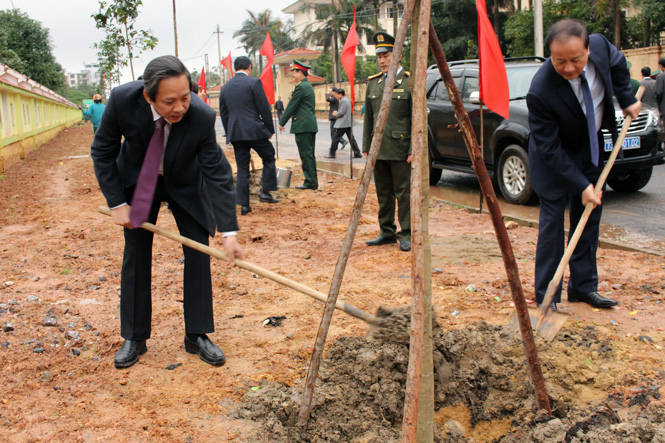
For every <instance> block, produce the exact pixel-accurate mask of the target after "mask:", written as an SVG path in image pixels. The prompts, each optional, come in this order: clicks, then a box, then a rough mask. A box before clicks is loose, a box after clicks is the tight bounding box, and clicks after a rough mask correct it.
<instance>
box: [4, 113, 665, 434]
mask: <svg viewBox="0 0 665 443" xmlns="http://www.w3.org/2000/svg"><path fill="white" fill-rule="evenodd" d="M91 140H92V129H91V127H90V125H89V124H86V125H81V126H76V127H72V128H70V129H69V130H67V131H64V132H63V133H62V134H61V135H60V136H58V137H57V138H56V139H54V140H53V141H51V142H50V143H48V144H47V145H45V146H43V147H42V148H41V149H40V150H39V151H37V152H34V153H32V154H31V155H30V156H28V157H27V158H26V159H25V161H23V162H21V163H20V164H19V165H17V166H15V167H14V168H12V169H10V170H9V171H7V172H5V174H4V176H2V177H1V180H0V240H1V241H2V246H0V271H1V273H2V274H1V275H2V278H1V279H0V331H1V332H0V345H1V347H0V387H1V388H2V390H1V391H0V426H1V427H2V431H0V436H1V437H0V440H3V441H12V442H38V441H49V442H50V441H81V442H92V441H125V442H143V441H163V442H172V441H191V442H205V441H238V442H264V441H265V442H298V441H302V442H358V443H360V442H390V441H397V440H398V439H399V436H400V427H401V415H402V409H403V398H404V389H405V377H406V371H407V363H408V347H407V346H406V345H405V344H403V343H386V342H383V341H380V340H367V339H366V338H365V335H366V333H367V332H368V330H369V327H368V325H367V324H365V323H363V322H361V321H359V320H357V319H355V318H353V317H350V316H348V315H346V314H344V313H341V312H339V313H336V314H335V316H334V317H333V322H332V326H331V329H330V334H329V336H328V341H327V351H326V354H325V358H324V361H323V364H322V368H321V371H320V377H319V381H318V383H317V389H316V391H315V393H314V408H313V410H312V415H311V419H310V422H309V426H308V428H307V430H300V429H296V428H295V427H294V423H295V419H296V417H297V413H298V410H299V407H300V395H301V392H302V388H303V385H304V375H305V374H306V371H307V368H308V363H309V357H310V354H311V350H312V347H313V343H314V338H315V336H316V333H317V329H318V326H319V322H320V319H321V313H322V306H323V305H322V304H321V303H319V302H318V301H315V300H313V299H311V298H309V297H307V296H305V295H303V294H300V293H297V292H295V291H293V290H291V289H287V288H284V287H282V286H280V285H278V284H277V283H274V282H272V281H270V280H267V279H265V278H263V277H260V276H258V275H255V274H252V273H250V272H247V271H245V270H242V269H239V268H232V267H229V266H227V265H226V264H224V263H222V262H221V261H219V260H213V287H214V294H215V295H214V309H215V320H216V327H217V330H216V332H215V333H214V334H211V338H212V339H213V341H215V342H216V343H217V344H219V345H220V346H221V348H222V349H223V350H224V352H225V353H226V355H227V363H226V365H224V366H223V367H221V368H215V367H212V366H209V365H207V364H205V363H204V362H202V361H201V360H199V359H198V357H197V356H193V355H189V354H186V353H185V351H184V347H183V335H184V327H183V314H182V259H183V256H182V249H181V246H180V245H179V244H177V243H174V242H173V241H171V240H168V239H164V238H156V239H155V245H154V248H153V255H154V260H153V263H154V266H153V322H152V337H151V339H150V340H149V341H148V352H147V353H146V354H145V355H143V356H141V359H140V361H139V362H138V363H137V364H136V365H134V366H133V367H131V368H129V369H127V370H116V369H115V368H114V367H113V362H112V360H113V356H114V354H115V352H116V351H117V350H118V348H119V346H120V344H121V343H122V339H121V338H120V335H119V319H118V314H119V312H118V308H119V286H120V275H119V271H120V265H121V260H122V248H123V239H122V230H121V229H120V228H119V227H117V226H115V225H113V224H112V223H111V222H110V219H109V217H107V216H104V215H101V214H99V213H98V212H97V209H96V208H97V207H98V206H100V205H105V201H104V199H103V197H102V195H101V193H100V191H99V188H98V186H97V183H96V179H95V177H94V172H93V168H92V162H91V160H90V158H89V157H88V156H87V154H88V153H89V145H90V142H91ZM224 152H225V154H226V155H227V156H228V157H229V159H230V161H231V163H232V164H233V163H234V161H233V158H232V156H233V151H232V150H230V149H226V148H225V149H224ZM256 165H257V167H259V168H260V160H259V159H258V158H257V159H256ZM278 166H280V167H287V166H288V167H292V168H293V172H294V174H293V177H292V180H291V186H292V187H294V186H296V185H299V184H301V183H302V175H301V173H300V170H299V168H298V167H297V165H293V164H287V163H286V162H284V161H279V162H278ZM319 182H320V186H321V188H320V190H319V191H316V192H312V191H298V190H295V189H293V188H290V189H282V190H280V191H278V192H276V193H275V195H276V196H277V197H278V198H279V199H280V200H281V201H280V203H278V204H266V203H260V202H258V199H256V201H252V209H253V211H252V212H251V213H250V214H249V215H247V216H245V217H240V218H239V222H240V226H241V231H240V232H239V240H240V242H241V243H242V245H243V248H244V250H245V253H246V260H248V261H250V262H252V263H256V264H257V265H259V266H262V267H264V268H267V269H270V270H272V271H274V272H277V273H279V274H281V275H284V276H286V277H288V278H291V279H293V280H296V281H298V282H300V283H302V284H304V285H306V286H309V287H312V288H314V289H317V290H319V291H321V292H323V293H327V292H328V288H329V285H330V282H331V278H332V275H333V270H334V267H335V264H336V261H337V258H338V255H339V252H340V247H341V243H342V240H343V238H344V235H345V232H346V229H347V225H348V220H349V215H350V212H351V208H352V206H353V202H354V199H355V194H356V191H357V187H358V181H357V180H355V181H352V180H349V179H348V178H345V177H342V176H339V175H332V174H325V173H323V172H321V173H320V174H319ZM429 210H430V226H429V229H430V237H431V249H432V252H431V254H432V294H433V304H434V310H435V317H436V320H437V322H438V324H439V325H440V328H439V329H437V332H436V335H435V337H434V343H435V347H436V351H435V356H434V357H435V362H436V366H437V377H436V386H435V399H436V412H435V429H436V439H437V441H450V442H471V441H475V442H492V441H496V442H498V441H501V442H526V441H533V442H560V441H568V442H663V441H665V440H664V438H665V437H664V436H665V424H664V423H665V410H664V409H663V397H662V396H663V394H664V393H665V391H664V390H663V380H664V379H665V371H664V370H663V360H664V354H663V350H662V347H663V346H665V343H664V341H665V340H664V338H665V335H664V334H665V333H664V332H663V331H662V328H663V326H664V325H663V319H664V318H665V316H664V310H665V306H664V303H663V300H664V299H665V295H664V292H665V277H664V275H665V272H664V269H665V261H664V260H663V258H662V257H656V256H652V255H647V254H643V253H639V252H626V251H615V250H600V251H599V260H598V261H599V275H600V279H601V282H600V285H599V292H601V294H603V295H607V296H609V297H612V298H614V299H616V300H618V301H619V303H620V304H619V309H611V310H596V309H592V308H591V307H589V306H588V305H585V304H581V303H578V304H568V303H565V302H564V303H562V304H561V305H560V310H561V312H564V313H566V314H569V315H570V318H569V319H568V321H567V322H566V323H565V325H564V329H563V330H562V331H561V333H559V335H558V336H557V337H556V338H555V339H554V340H553V341H551V342H545V341H541V340H539V341H538V350H539V355H540V360H541V364H542V366H543V371H544V375H545V379H546V382H547V387H548V392H549V395H550V398H551V402H552V407H553V409H554V417H553V418H550V417H548V416H547V415H546V414H544V413H543V412H542V411H537V410H536V403H535V399H534V394H533V388H532V386H531V382H530V376H529V372H528V370H527V367H526V360H525V357H524V355H523V349H522V345H521V342H520V341H519V340H516V339H515V338H513V337H510V336H507V335H506V334H505V333H503V326H505V325H507V324H508V323H509V322H510V321H511V319H512V314H513V312H514V308H513V307H512V306H511V296H510V293H509V288H508V282H507V279H506V277H505V270H504V268H503V262H502V260H501V255H500V252H499V250H498V247H497V244H496V237H495V235H494V232H493V229H492V225H491V221H490V219H489V217H488V215H487V214H472V213H469V212H467V211H466V210H464V209H460V208H456V207H452V206H450V205H447V204H445V203H443V202H439V201H431V202H430V209H429ZM376 211H377V205H376V198H375V196H374V193H373V189H372V190H370V193H369V195H368V199H367V202H366V203H365V207H364V210H363V216H362V218H361V222H360V226H359V228H358V233H357V236H356V239H355V242H354V245H353V249H352V252H351V256H350V260H349V263H348V266H347V268H346V271H345V275H344V281H343V284H342V290H341V294H340V301H343V302H346V303H350V304H352V305H354V306H356V307H358V308H360V309H362V310H364V311H366V312H369V313H375V312H376V310H377V308H379V307H381V306H382V307H387V308H403V307H405V306H408V305H409V303H410V299H411V279H410V275H411V260H410V259H411V255H410V254H408V253H404V252H401V251H399V249H398V247H397V246H396V245H387V246H381V247H368V246H366V245H365V241H366V240H369V239H372V238H374V237H375V236H376V235H377V233H378V226H377V222H376ZM158 225H160V226H162V227H164V228H166V229H169V230H172V231H176V232H177V228H176V226H175V223H174V221H173V218H172V216H171V214H169V212H168V209H167V208H164V209H163V210H162V212H161V214H160V219H159V221H158ZM509 233H510V236H511V240H512V242H513V249H514V251H515V256H516V259H517V261H518V263H519V266H520V275H521V278H522V283H523V286H524V291H525V295H526V297H527V299H532V298H533V286H532V281H533V260H534V256H535V243H536V239H537V231H536V230H535V229H533V228H529V227H524V226H514V227H512V229H510V231H509ZM211 246H213V247H216V248H218V249H222V247H221V239H220V238H219V237H215V239H213V240H212V242H211ZM565 283H566V282H565V281H564V285H565ZM270 317H274V319H277V318H279V317H284V318H282V319H279V320H281V324H280V325H275V326H271V325H270V324H269V323H268V324H265V325H264V320H266V319H269V318H270ZM407 319H408V317H406V316H405V318H404V322H405V323H406V321H407Z"/></svg>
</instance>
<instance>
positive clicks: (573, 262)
mask: <svg viewBox="0 0 665 443" xmlns="http://www.w3.org/2000/svg"><path fill="white" fill-rule="evenodd" d="M539 197H540V221H539V226H538V244H537V245H536V279H535V285H536V301H537V302H538V303H541V302H542V301H543V299H544V298H545V293H546V292H547V286H548V285H549V283H550V281H551V280H552V277H554V274H555V273H556V268H557V267H558V266H559V263H560V262H561V258H562V257H563V254H564V251H565V233H564V217H565V212H566V206H567V203H568V202H569V203H570V215H569V219H570V229H569V233H568V238H569V240H570V237H571V236H572V234H573V232H574V231H575V228H576V227H577V224H578V222H579V220H580V217H581V216H582V214H583V213H584V205H583V204H582V194H581V193H574V194H568V195H563V196H561V197H560V198H558V199H554V200H551V199H548V198H545V197H542V196H539ZM602 213H603V208H602V204H601V205H599V206H598V207H596V208H595V209H594V210H593V211H592V212H591V215H590V216H589V220H587V223H586V226H585V228H584V231H583V232H582V236H581V237H580V239H579V241H578V243H577V246H576V247H575V251H574V252H573V255H572V256H571V258H570V263H569V266H570V277H569V279H568V294H587V293H589V292H594V291H597V290H598V268H597V265H596V253H597V251H598V234H599V231H600V217H601V215H602ZM562 281H563V280H562ZM561 288H562V284H559V287H558V289H557V292H556V295H555V296H554V299H553V301H554V302H556V303H559V302H560V301H561Z"/></svg>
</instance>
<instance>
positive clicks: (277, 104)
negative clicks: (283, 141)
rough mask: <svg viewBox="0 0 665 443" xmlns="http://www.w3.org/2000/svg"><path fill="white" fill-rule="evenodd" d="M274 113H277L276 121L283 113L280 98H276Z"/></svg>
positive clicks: (282, 104) (282, 103)
mask: <svg viewBox="0 0 665 443" xmlns="http://www.w3.org/2000/svg"><path fill="white" fill-rule="evenodd" d="M275 112H277V120H279V119H280V118H282V112H284V102H283V101H282V97H281V96H280V97H277V101H276V102H275Z"/></svg>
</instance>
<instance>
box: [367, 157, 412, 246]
mask: <svg viewBox="0 0 665 443" xmlns="http://www.w3.org/2000/svg"><path fill="white" fill-rule="evenodd" d="M374 184H375V185H376V198H377V200H378V201H379V226H380V227H381V232H380V234H379V235H380V236H382V237H384V238H395V237H397V239H399V240H409V241H411V163H407V162H406V160H377V161H376V165H375V166H374ZM395 202H397V219H398V220H399V225H400V228H401V229H402V230H401V231H400V232H399V233H398V232H397V227H396V226H395Z"/></svg>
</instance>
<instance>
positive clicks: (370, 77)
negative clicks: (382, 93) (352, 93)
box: [367, 72, 383, 80]
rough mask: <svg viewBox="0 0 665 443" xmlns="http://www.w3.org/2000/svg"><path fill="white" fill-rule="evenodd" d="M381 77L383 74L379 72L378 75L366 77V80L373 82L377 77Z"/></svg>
mask: <svg viewBox="0 0 665 443" xmlns="http://www.w3.org/2000/svg"><path fill="white" fill-rule="evenodd" d="M382 75H383V72H379V73H378V74H374V75H370V76H369V77H367V80H373V79H375V78H377V77H381V76H382Z"/></svg>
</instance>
